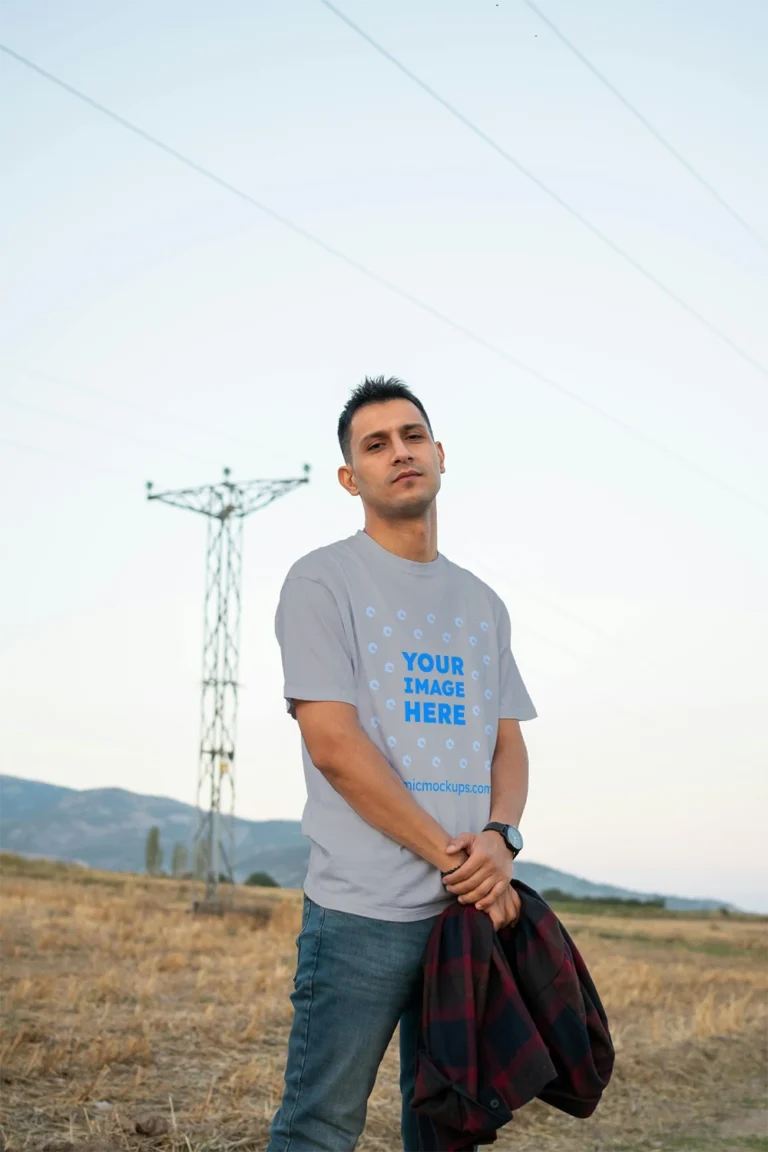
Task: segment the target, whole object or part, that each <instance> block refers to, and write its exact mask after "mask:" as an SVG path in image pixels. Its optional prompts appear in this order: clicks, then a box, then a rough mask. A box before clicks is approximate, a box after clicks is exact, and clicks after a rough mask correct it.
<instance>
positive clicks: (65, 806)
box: [0, 774, 734, 911]
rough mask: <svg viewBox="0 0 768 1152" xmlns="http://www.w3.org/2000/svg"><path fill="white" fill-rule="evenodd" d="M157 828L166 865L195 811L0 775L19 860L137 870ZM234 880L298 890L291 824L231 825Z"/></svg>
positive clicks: (5, 821) (0, 827) (187, 840)
mask: <svg viewBox="0 0 768 1152" xmlns="http://www.w3.org/2000/svg"><path fill="white" fill-rule="evenodd" d="M153 825H157V827H158V828H159V829H160V843H161V846H162V848H163V851H164V862H165V866H166V867H169V866H170V858H171V852H172V851H173V846H174V844H177V843H178V844H183V845H184V846H185V847H187V848H188V849H190V848H191V845H192V842H193V838H194V834H195V830H196V828H197V812H196V810H195V808H194V807H193V806H192V805H190V804H183V803H182V802H181V801H179V800H171V799H169V798H168V797H166V796H142V795H140V794H138V793H136V792H129V791H127V790H126V789H123V788H89V789H85V790H82V791H81V790H78V789H75V788H64V787H61V786H60V785H57V784H45V783H43V782H41V781H38V780H24V779H22V778H21V777H18V776H7V775H3V774H0V848H2V850H3V851H4V852H14V853H17V854H18V855H22V856H39V857H45V858H48V859H53V860H69V861H76V862H78V863H80V864H84V865H87V866H88V867H90V868H99V869H104V870H106V871H112V872H143V871H144V866H145V865H144V848H145V843H146V838H147V833H148V831H149V829H150V828H151V827H152V826H153ZM235 858H236V867H235V878H236V879H237V880H244V879H245V878H246V877H247V876H249V875H250V874H251V872H256V871H265V872H268V873H269V874H270V875H271V876H272V877H273V878H274V879H275V880H276V881H277V883H278V884H279V885H280V886H281V887H283V888H301V887H302V885H303V883H304V877H305V875H306V871H307V863H308V860H309V841H308V840H307V839H306V838H305V837H304V836H303V835H302V833H301V824H300V822H299V821H298V820H243V819H236V820H235ZM515 876H516V877H517V878H518V879H520V880H522V881H524V882H525V883H526V884H530V886H531V887H532V888H535V889H536V890H537V891H539V892H543V891H545V890H546V889H548V888H559V889H560V890H561V891H562V892H568V893H570V894H571V895H572V896H593V897H594V896H609V897H616V898H619V899H629V898H634V899H639V900H649V899H651V898H652V897H655V898H656V899H658V898H659V896H662V898H663V899H664V900H665V903H666V906H667V908H672V909H680V910H690V911H693V910H707V909H713V908H721V907H728V908H730V909H731V910H734V909H733V906H732V905H726V904H724V903H723V901H721V900H693V899H687V898H685V897H680V896H674V895H664V894H660V893H642V892H634V891H631V890H630V889H627V888H618V887H616V886H615V885H612V884H600V883H595V882H593V881H590V880H585V879H583V878H582V877H580V876H574V875H572V874H571V873H569V872H561V871H559V870H558V869H556V868H549V867H547V866H546V865H545V864H537V863H534V862H533V861H530V860H522V859H520V860H518V861H517V862H516V864H515Z"/></svg>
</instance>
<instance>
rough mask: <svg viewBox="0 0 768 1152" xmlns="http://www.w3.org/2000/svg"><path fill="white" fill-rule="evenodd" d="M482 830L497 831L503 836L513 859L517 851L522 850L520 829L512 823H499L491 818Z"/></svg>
mask: <svg viewBox="0 0 768 1152" xmlns="http://www.w3.org/2000/svg"><path fill="white" fill-rule="evenodd" d="M483 832H499V833H500V834H501V835H502V836H503V837H504V843H505V844H506V845H507V848H509V850H510V852H511V853H512V859H513V860H514V858H515V856H517V854H518V852H520V851H522V847H523V837H522V836H521V835H520V829H519V828H515V826H514V824H500V823H499V822H498V821H497V820H492V821H491V822H490V824H486V826H485V828H483Z"/></svg>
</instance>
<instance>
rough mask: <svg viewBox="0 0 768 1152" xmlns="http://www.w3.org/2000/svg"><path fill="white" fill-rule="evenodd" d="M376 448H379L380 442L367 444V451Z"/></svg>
mask: <svg viewBox="0 0 768 1152" xmlns="http://www.w3.org/2000/svg"><path fill="white" fill-rule="evenodd" d="M377 448H381V444H379V443H378V442H377V443H375V444H369V445H368V451H369V452H375V451H376V449H377Z"/></svg>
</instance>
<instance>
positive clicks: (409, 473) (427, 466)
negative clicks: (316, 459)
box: [339, 400, 445, 520]
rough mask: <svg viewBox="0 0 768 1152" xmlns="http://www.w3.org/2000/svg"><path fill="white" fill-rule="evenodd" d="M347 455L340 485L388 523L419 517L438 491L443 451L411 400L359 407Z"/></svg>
mask: <svg viewBox="0 0 768 1152" xmlns="http://www.w3.org/2000/svg"><path fill="white" fill-rule="evenodd" d="M350 456H351V459H350V462H349V463H348V464H344V465H342V467H341V468H340V469H339V483H340V484H341V485H342V487H343V488H345V489H346V490H347V492H349V493H350V494H351V495H352V496H360V497H361V499H362V501H363V504H364V505H365V506H366V507H370V508H371V509H373V510H374V511H375V512H377V513H378V515H379V516H382V517H384V518H386V519H395V520H398V519H413V518H416V517H418V516H421V515H423V513H424V512H425V511H426V510H427V509H428V508H429V507H430V505H431V504H432V503H433V501H434V499H435V497H436V496H437V493H438V492H439V491H440V475H441V473H443V472H444V471H445V456H444V453H443V448H442V445H441V444H439V443H438V442H436V441H434V440H433V439H432V437H431V436H430V434H429V429H428V428H427V423H426V421H425V419H424V417H423V416H422V414H421V412H420V411H419V409H418V408H417V407H416V405H415V404H413V403H412V402H411V401H410V400H385V401H383V402H382V403H381V404H366V405H365V407H363V408H359V409H358V411H357V412H355V414H354V416H353V417H352V424H351V427H350Z"/></svg>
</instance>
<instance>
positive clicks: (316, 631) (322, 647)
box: [275, 576, 357, 717]
mask: <svg viewBox="0 0 768 1152" xmlns="http://www.w3.org/2000/svg"><path fill="white" fill-rule="evenodd" d="M275 635H276V636H277V642H278V644H279V645H280V654H281V656H282V661H283V679H284V683H283V695H284V696H285V699H286V703H287V706H288V711H289V712H290V714H291V716H294V717H295V710H294V706H293V701H294V700H335V701H340V702H341V703H342V704H353V705H356V704H357V694H356V692H355V676H354V667H353V663H352V655H351V653H350V650H349V645H348V642H347V637H346V634H345V631H344V625H343V622H342V619H341V613H340V612H339V606H338V604H337V603H336V600H335V598H334V596H333V593H332V592H331V591H330V589H329V588H327V587H326V586H325V584H321V583H320V582H319V581H318V580H311V579H309V578H308V577H305V576H293V577H291V576H289V577H288V579H287V580H286V581H285V583H284V584H283V588H282V591H281V593H280V601H279V603H278V606H277V613H276V616H275Z"/></svg>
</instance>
